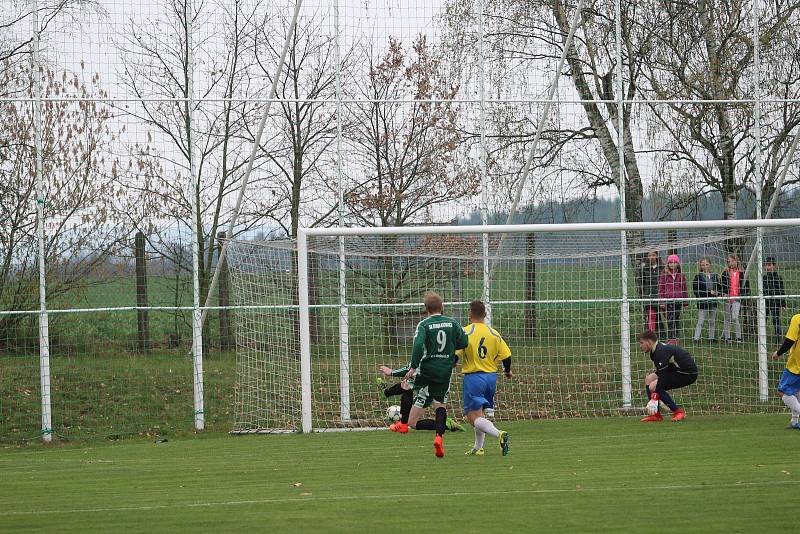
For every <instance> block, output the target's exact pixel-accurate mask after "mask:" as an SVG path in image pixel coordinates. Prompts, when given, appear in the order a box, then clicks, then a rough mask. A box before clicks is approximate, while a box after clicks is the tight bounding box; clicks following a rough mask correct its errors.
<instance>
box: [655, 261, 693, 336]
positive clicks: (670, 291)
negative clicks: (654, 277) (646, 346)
mask: <svg viewBox="0 0 800 534" xmlns="http://www.w3.org/2000/svg"><path fill="white" fill-rule="evenodd" d="M688 297H689V292H688V290H687V288H686V277H685V276H684V275H683V273H682V272H681V259H680V258H679V257H678V255H677V254H672V255H670V256H669V257H668V258H667V266H666V268H665V269H664V272H663V273H661V276H660V277H659V278H658V298H659V299H666V300H671V302H668V301H664V300H662V301H661V309H662V310H664V311H665V312H666V313H665V314H666V316H667V338H668V339H667V343H671V344H672V345H677V344H678V330H679V325H680V321H681V311H682V310H683V308H687V307H688V306H689V303H688V302H686V301H681V300H679V299H686V298H688Z"/></svg>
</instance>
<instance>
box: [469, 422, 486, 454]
mask: <svg viewBox="0 0 800 534" xmlns="http://www.w3.org/2000/svg"><path fill="white" fill-rule="evenodd" d="M485 439H486V432H484V431H483V430H478V428H477V427H475V446H474V447H472V448H473V449H475V450H476V451H477V450H478V449H482V448H483V441H484V440H485Z"/></svg>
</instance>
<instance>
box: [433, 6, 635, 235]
mask: <svg viewBox="0 0 800 534" xmlns="http://www.w3.org/2000/svg"><path fill="white" fill-rule="evenodd" d="M448 6H449V7H450V9H449V10H448V12H447V15H446V16H445V24H446V25H447V28H448V32H447V35H448V36H449V39H450V43H451V44H450V55H451V57H452V58H453V60H454V61H457V62H458V64H459V65H464V66H467V67H469V68H471V69H472V70H471V71H469V72H464V71H463V70H462V71H461V73H460V75H461V76H462V77H467V78H469V79H471V80H472V81H473V83H474V81H475V80H474V76H475V69H474V67H470V66H471V65H473V64H474V63H475V61H476V59H477V48H476V45H475V44H474V43H475V42H476V39H477V37H476V30H472V33H471V37H470V38H467V36H466V35H465V34H464V31H465V30H464V28H465V27H469V24H466V25H465V24H464V21H465V20H466V21H468V22H469V23H471V24H472V25H473V27H474V24H475V22H476V21H475V19H474V17H475V15H474V13H475V10H476V9H477V6H476V5H475V4H474V2H469V1H467V2H466V3H465V2H463V1H457V0H454V1H453V2H451V3H449V4H448ZM484 9H485V12H484V17H483V18H484V21H485V25H486V26H485V28H484V35H485V37H484V39H485V42H486V46H485V50H486V51H485V54H486V58H487V59H486V61H487V62H489V63H490V65H491V68H490V70H489V74H488V84H487V85H488V88H487V90H488V91H489V92H490V93H491V94H492V95H493V97H494V98H495V99H502V98H509V99H517V98H519V97H521V96H523V95H528V94H530V92H535V91H538V92H542V91H543V90H546V86H544V85H539V86H537V85H532V84H531V82H530V77H529V76H528V75H527V73H530V72H537V73H541V74H540V75H539V76H538V77H537V78H536V80H550V79H551V78H552V76H553V72H552V69H551V68H550V67H552V65H554V64H555V63H556V62H557V61H558V59H559V57H560V55H561V53H562V51H563V47H564V46H566V38H567V34H568V32H569V26H570V22H571V20H572V18H573V14H574V7H571V6H570V5H569V4H568V3H566V2H563V1H561V0H556V1H552V2H550V1H548V2H542V1H538V0H515V1H512V2H493V1H492V0H489V1H488V2H486V3H485V7H484ZM623 10H624V15H623V19H622V20H623V24H622V42H621V47H622V55H623V65H622V72H623V80H624V84H623V88H622V91H623V95H622V96H623V98H625V99H631V98H635V97H637V96H640V89H639V84H640V81H641V61H642V55H641V51H640V49H641V47H642V46H644V45H645V44H646V40H647V36H643V35H635V34H634V32H633V27H632V26H631V25H630V24H629V23H627V22H626V21H627V19H628V18H629V17H631V16H633V14H632V12H635V11H636V10H637V6H636V4H635V3H625V5H624V7H623ZM615 31H616V28H615V19H614V4H613V2H609V1H605V0H596V1H590V2H587V4H586V7H585V8H584V12H583V13H582V15H581V20H580V27H579V28H578V31H577V33H576V35H575V39H574V40H573V43H572V47H571V48H570V50H568V51H567V57H566V59H567V63H566V70H565V71H564V72H563V73H562V76H563V77H566V78H567V79H568V80H569V81H570V82H571V83H570V84H569V86H566V84H564V83H563V82H562V84H561V87H562V88H564V89H563V90H564V91H566V93H565V94H566V98H574V97H575V96H577V97H578V98H580V99H581V100H582V102H581V103H580V104H579V105H578V106H576V107H578V109H580V110H581V111H582V114H581V115H576V114H573V113H569V111H568V109H573V108H570V107H568V106H567V105H561V106H560V107H559V108H558V111H557V112H555V113H553V116H552V117H547V118H546V123H545V129H544V131H543V137H542V141H543V143H542V145H543V147H542V148H541V149H540V153H539V154H537V156H538V157H537V159H536V160H535V162H534V165H535V174H536V175H537V178H536V180H535V181H534V183H532V184H531V186H530V188H531V190H532V191H533V193H532V194H531V195H529V197H528V201H529V202H534V201H537V200H538V201H541V200H542V199H543V198H545V197H546V196H548V195H549V196H550V200H551V201H554V202H557V203H561V204H562V205H565V206H566V205H568V204H569V201H570V199H569V198H564V193H565V192H567V191H569V192H571V193H572V195H573V196H575V197H578V198H589V199H590V198H592V197H593V196H594V195H595V194H596V193H597V192H598V191H602V190H603V189H605V188H608V187H614V188H616V189H617V190H620V188H621V187H622V185H621V184H622V180H621V179H620V177H621V174H622V171H623V169H621V168H620V160H619V153H618V147H617V145H618V140H619V137H620V132H618V131H617V128H618V126H619V121H618V118H619V117H618V113H619V111H620V109H619V106H618V105H617V103H616V102H615V100H617V99H618V98H619V96H620V95H619V94H618V93H619V82H618V77H617V70H618V61H617V55H616V35H615ZM643 41H644V42H643ZM622 114H623V121H624V126H623V131H622V132H621V136H622V140H623V142H622V145H623V146H622V151H623V154H624V166H625V168H624V172H625V175H626V176H625V180H624V194H625V198H626V205H625V212H626V213H625V216H626V219H627V220H628V221H634V222H635V221H641V220H642V198H643V185H642V182H643V173H642V170H641V168H640V161H639V160H640V158H639V153H638V150H637V148H636V145H635V143H634V139H635V135H634V132H635V131H636V119H637V114H636V108H635V106H634V105H633V104H631V103H626V104H625V105H624V106H622ZM540 116H541V105H538V104H526V103H519V104H507V105H505V106H493V107H491V108H490V113H489V126H488V128H489V132H490V133H489V141H488V145H489V147H488V150H489V165H490V171H491V173H492V177H493V186H494V187H495V189H496V190H497V191H498V194H503V192H505V195H506V197H505V200H506V202H505V205H506V206H507V205H508V202H509V200H510V198H511V197H512V196H513V191H514V190H515V189H516V187H517V185H518V180H519V176H520V174H521V173H520V169H521V168H522V164H523V162H524V160H525V157H526V155H527V146H528V145H529V143H530V141H531V140H532V138H533V132H534V131H535V129H536V126H537V124H538V121H539V120H540ZM473 128H474V126H473ZM472 135H473V136H476V135H477V131H476V130H473V134H472ZM565 175H566V176H567V177H568V178H567V180H568V181H567V182H566V183H565V182H563V180H564V176H565ZM621 192H622V191H621ZM629 238H630V240H631V242H632V244H634V245H636V244H637V243H639V242H641V240H642V237H641V236H640V235H639V234H636V233H631V235H630V236H629Z"/></svg>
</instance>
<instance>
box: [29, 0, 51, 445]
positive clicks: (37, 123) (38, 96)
mask: <svg viewBox="0 0 800 534" xmlns="http://www.w3.org/2000/svg"><path fill="white" fill-rule="evenodd" d="M32 9H33V22H32V24H33V40H32V41H31V45H32V52H33V57H32V61H31V70H33V80H34V84H33V97H34V100H33V128H34V136H35V140H34V143H35V145H36V233H37V235H38V241H39V384H40V387H41V397H42V441H44V442H45V443H50V442H51V441H52V440H53V415H52V407H51V403H50V328H49V324H50V323H49V318H48V315H47V285H46V283H45V253H46V250H47V249H46V246H45V234H44V176H43V172H44V166H43V164H42V158H43V156H42V134H43V132H42V69H41V61H40V58H39V2H38V0H33V3H32Z"/></svg>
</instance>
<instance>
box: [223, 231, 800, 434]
mask: <svg viewBox="0 0 800 534" xmlns="http://www.w3.org/2000/svg"><path fill="white" fill-rule="evenodd" d="M487 250H488V253H487V252H486V251H487ZM671 255H677V256H678V257H679V259H680V263H681V274H682V276H683V277H684V278H685V283H686V293H685V294H665V292H664V291H665V289H664V288H662V289H661V293H660V294H659V278H660V276H661V274H662V273H664V269H665V266H664V263H665V262H666V260H667V259H668V257H669V256H671ZM767 257H769V258H772V259H774V264H775V265H773V266H772V267H770V270H771V271H775V272H777V273H778V274H779V276H780V277H781V279H782V281H783V290H782V291H781V294H780V295H777V294H775V291H773V288H772V286H771V285H770V284H771V283H770V282H768V283H767V286H769V287H765V286H764V284H765V282H764V280H765V279H764V275H765V274H766V268H765V266H764V260H765V259H766V258H767ZM702 259H705V260H707V261H708V267H704V269H705V270H706V271H707V272H706V273H705V275H704V276H705V278H704V280H705V281H707V283H708V284H712V285H711V286H704V287H706V289H707V292H705V293H704V292H702V290H701V289H700V288H698V287H697V286H696V281H695V278H696V277H697V276H698V273H699V271H700V260H702ZM229 268H230V272H231V280H232V286H233V289H234V294H235V304H236V310H237V315H238V317H237V375H238V380H237V384H238V386H237V389H236V395H235V420H236V423H235V427H234V429H233V432H236V433H260V432H281V431H304V432H308V431H311V430H336V429H351V430H353V429H369V428H376V427H382V426H384V425H385V422H384V417H385V413H386V408H387V407H388V406H390V405H393V404H397V400H396V399H387V398H385V396H384V395H383V391H382V388H381V386H380V385H379V384H378V383H377V382H376V379H377V377H378V373H377V368H378V366H379V365H381V364H385V365H389V366H396V367H399V366H401V365H403V364H405V363H407V361H408V359H409V356H410V349H411V342H412V336H413V332H414V328H415V326H416V324H417V322H418V321H420V320H421V319H422V317H423V311H422V305H421V298H422V295H423V293H424V292H426V291H429V290H435V291H437V292H439V293H440V294H441V295H442V296H443V297H444V300H445V313H446V314H448V315H450V316H452V317H454V318H456V319H457V320H459V321H461V322H462V323H464V324H467V322H468V317H467V312H466V310H467V306H468V303H469V302H470V301H471V300H473V299H483V300H485V301H486V302H487V304H488V305H489V310H490V320H491V324H492V326H493V327H494V328H496V329H497V330H499V331H500V332H501V333H502V334H503V336H504V337H505V339H506V340H507V341H508V343H509V345H510V346H511V350H512V352H513V361H514V374H515V376H514V378H513V379H512V380H509V381H504V380H503V379H502V378H501V379H500V380H499V387H498V398H497V399H496V400H497V402H496V410H495V417H496V418H498V419H502V420H518V419H538V418H561V417H595V416H607V415H615V414H620V413H625V412H627V411H637V410H640V409H641V408H642V407H643V405H644V404H645V402H646V399H644V395H643V392H642V391H640V390H642V389H643V386H642V380H643V378H644V375H645V374H646V373H647V372H648V371H649V370H650V369H651V367H652V364H651V362H650V361H649V359H648V358H647V357H646V355H644V354H642V353H641V352H640V351H639V349H638V345H637V342H636V334H637V333H638V332H639V331H641V330H643V329H645V328H648V327H650V328H655V329H656V330H657V331H658V333H659V336H660V337H661V338H662V339H664V340H666V339H674V341H673V342H676V343H680V344H681V345H683V346H685V347H686V348H687V349H688V350H689V351H690V352H692V353H693V355H694V357H695V359H696V360H697V363H698V366H699V368H700V377H699V380H698V382H697V384H695V385H694V386H693V387H691V388H687V389H686V390H681V391H680V392H679V393H678V394H677V396H678V397H679V402H680V403H681V404H683V405H685V406H686V407H687V409H688V410H691V411H692V412H693V413H718V412H726V413H731V412H766V411H773V410H777V409H780V406H779V405H778V403H777V401H775V399H774V398H772V397H771V394H770V389H771V385H772V384H774V383H775V382H776V380H777V376H778V374H779V373H780V371H781V370H782V363H780V362H776V363H774V364H771V363H769V361H768V359H767V354H768V352H770V353H771V352H772V350H774V346H775V345H776V342H777V332H776V330H775V325H776V324H779V325H780V328H781V329H783V328H785V324H786V323H787V321H788V319H789V317H790V316H791V313H793V310H794V311H797V310H798V309H800V306H798V305H799V304H800V220H798V219H783V220H761V221H728V222H724V221H700V222H671V223H627V224H625V223H609V224H563V225H559V224H548V225H511V226H491V225H490V226H431V227H427V226H426V227H401V228H325V229H321V228H320V229H317V228H314V229H303V230H301V231H300V233H299V237H298V239H297V240H296V241H261V242H253V241H233V242H231V243H230V245H229ZM737 269H738V270H739V271H740V272H741V274H740V275H738V276H737V279H740V280H741V284H740V287H739V288H738V289H736V290H731V289H730V287H729V286H730V283H728V287H723V286H724V283H723V282H724V280H723V278H724V275H725V273H730V272H732V271H734V270H737ZM770 276H771V275H770ZM728 278H730V276H729V277H728ZM714 284H717V285H714ZM708 287H711V288H712V289H708ZM783 304H785V306H786V307H785V308H784V307H781V306H780V305H783ZM776 305H777V308H776ZM776 310H777V311H776ZM701 311H702V312H703V313H702V314H701ZM775 313H777V314H778V316H779V317H778V321H779V323H775V320H774V318H773V316H774V314H775ZM701 315H702V321H700V319H701ZM698 323H701V324H699V325H698ZM460 397H461V377H460V376H459V375H458V373H457V372H456V373H454V375H453V381H452V388H451V397H450V403H451V405H452V409H453V413H460V411H461V398H460Z"/></svg>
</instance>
